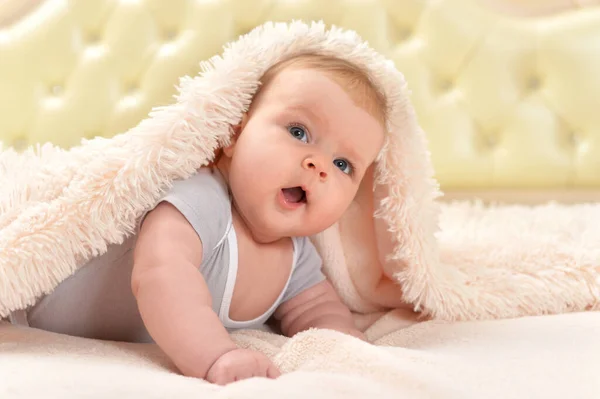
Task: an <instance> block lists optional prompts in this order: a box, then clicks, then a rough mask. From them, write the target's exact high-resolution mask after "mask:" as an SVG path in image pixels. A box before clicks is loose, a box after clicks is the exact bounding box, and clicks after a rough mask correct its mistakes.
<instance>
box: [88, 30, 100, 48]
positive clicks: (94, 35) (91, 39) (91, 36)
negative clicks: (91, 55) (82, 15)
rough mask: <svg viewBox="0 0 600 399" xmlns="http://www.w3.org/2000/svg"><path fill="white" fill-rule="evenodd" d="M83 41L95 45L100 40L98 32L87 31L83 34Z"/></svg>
mask: <svg viewBox="0 0 600 399" xmlns="http://www.w3.org/2000/svg"><path fill="white" fill-rule="evenodd" d="M85 41H86V43H87V44H88V45H91V46H93V45H96V44H98V43H99V42H100V34H99V33H98V32H88V33H87V34H86V36H85Z"/></svg>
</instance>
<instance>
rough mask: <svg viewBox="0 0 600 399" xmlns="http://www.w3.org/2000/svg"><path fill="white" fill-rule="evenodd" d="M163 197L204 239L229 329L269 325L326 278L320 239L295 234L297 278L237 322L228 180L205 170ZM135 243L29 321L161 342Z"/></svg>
mask: <svg viewBox="0 0 600 399" xmlns="http://www.w3.org/2000/svg"><path fill="white" fill-rule="evenodd" d="M163 201H165V202H169V203H170V204H172V205H173V206H174V207H176V208H177V209H178V210H179V211H180V212H181V213H182V215H183V216H184V217H185V218H186V219H187V220H188V222H189V223H190V225H191V226H192V227H193V228H194V230H195V231H196V232H197V234H198V236H199V237H200V239H201V241H202V243H203V248H205V249H203V259H202V263H201V264H200V265H199V267H198V270H199V272H200V273H201V274H202V276H203V277H204V280H205V281H206V284H207V286H208V289H209V291H210V293H211V297H212V299H213V303H212V306H213V310H214V311H215V313H216V314H217V315H218V316H219V317H220V319H221V322H222V323H223V325H224V326H225V328H227V329H228V330H229V331H235V330H237V329H241V328H254V329H262V328H264V324H265V323H266V321H267V320H268V318H269V317H270V316H271V315H272V314H273V312H274V311H275V310H276V309H277V306H279V305H280V304H281V303H283V302H285V301H287V300H289V299H291V298H293V297H294V296H296V295H298V294H299V293H301V292H302V291H304V290H306V289H308V288H310V287H312V286H313V285H315V284H317V283H319V282H321V281H323V280H324V279H325V276H324V275H323V274H322V273H321V259H320V258H319V256H318V254H317V252H316V250H315V248H314V247H313V245H312V244H311V243H310V241H309V240H308V239H307V238H306V237H294V238H293V239H292V241H293V248H294V255H293V262H292V265H291V270H290V277H289V279H288V282H287V283H286V285H285V287H284V289H283V290H282V292H281V294H280V296H279V297H278V298H277V300H276V301H275V302H274V303H273V305H272V306H271V307H270V308H269V309H268V310H267V311H266V312H265V313H264V314H262V315H260V316H258V317H256V318H255V319H253V320H248V321H236V320H231V319H230V318H229V305H230V303H231V298H232V295H233V290H234V286H235V281H236V277H237V266H238V257H237V255H238V252H237V241H236V238H235V237H236V234H235V229H234V228H233V225H232V217H231V202H230V197H229V192H228V189H227V185H226V183H225V181H224V180H223V178H222V177H221V175H220V173H219V172H218V171H213V170H211V169H208V168H203V169H201V170H199V171H198V173H196V174H195V175H193V176H192V177H190V178H189V179H186V180H181V181H177V182H175V184H174V185H173V187H171V189H170V190H169V191H168V193H167V194H166V195H165V196H164V198H162V199H161V200H160V201H159V202H163ZM143 217H144V216H142V218H141V219H143ZM141 224H142V221H140V223H139V224H138V225H141ZM134 246H135V236H133V237H132V238H130V239H128V240H127V241H125V243H123V244H121V245H113V246H111V247H110V248H109V249H108V250H107V252H106V253H105V254H103V255H101V256H99V257H97V258H94V259H92V260H91V261H90V262H88V263H87V264H86V265H85V266H83V267H82V268H81V269H80V270H78V271H77V272H76V273H75V274H74V275H73V276H71V277H70V278H68V279H67V280H65V281H64V282H63V283H61V284H60V285H59V286H58V287H57V288H56V289H55V290H54V291H53V292H52V293H50V294H49V295H47V296H45V297H44V298H42V299H41V300H40V301H39V302H38V303H37V304H36V305H35V306H33V307H32V308H31V309H30V310H28V312H27V322H28V325H29V326H31V327H34V328H39V329H44V330H47V331H53V332H58V333H63V334H68V335H73V336H78V337H87V338H98V339H107V340H116V341H125V342H153V341H152V338H151V337H150V335H149V333H148V331H147V330H146V328H145V326H144V323H143V321H142V319H141V316H140V314H139V311H138V308H137V303H136V300H135V297H134V296H133V293H132V291H131V285H130V284H131V283H130V282H131V272H132V268H133V248H134Z"/></svg>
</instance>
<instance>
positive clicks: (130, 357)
mask: <svg viewBox="0 0 600 399" xmlns="http://www.w3.org/2000/svg"><path fill="white" fill-rule="evenodd" d="M402 316H403V315H402V314H400V313H399V312H397V311H395V312H392V313H389V314H388V315H386V316H385V317H384V318H381V319H380V320H379V321H378V322H377V323H375V324H374V325H372V326H371V328H369V329H368V330H367V334H368V336H369V337H370V338H371V339H372V340H373V341H374V343H376V344H377V345H370V344H367V343H364V342H362V341H359V340H357V339H354V338H352V337H349V336H345V335H342V334H339V333H337V332H333V331H326V330H314V331H307V332H304V333H301V334H298V335H297V336H295V337H294V338H291V339H288V338H285V337H281V336H277V335H272V334H269V333H265V332H258V331H243V332H240V333H235V334H234V335H233V337H234V339H235V341H236V342H237V343H238V345H240V346H243V347H249V348H253V349H256V350H259V351H262V352H264V353H266V354H267V355H269V356H270V357H272V358H273V359H274V361H275V362H276V363H277V364H278V365H279V366H280V367H281V369H282V370H283V371H284V374H283V375H282V376H281V377H280V378H279V379H277V380H267V379H256V378H255V379H250V380H244V381H240V382H236V383H233V384H230V385H228V386H225V387H219V386H214V385H210V384H208V383H206V382H204V381H202V380H198V379H193V378H186V377H182V376H180V375H178V374H176V373H175V371H174V368H173V366H172V365H171V363H170V362H169V361H168V360H167V358H165V357H164V356H163V355H162V354H161V352H160V351H159V350H158V348H157V347H156V346H154V345H134V344H124V343H114V342H101V341H94V340H86V339H79V338H73V337H67V336H61V335H57V334H52V333H47V332H42V331H37V330H34V329H28V328H20V327H16V326H12V325H9V324H2V323H0V397H2V398H3V399H24V398H45V399H50V398H57V399H58V398H61V399H62V398H75V397H77V398H82V397H85V398H89V399H95V398H98V399H100V398H147V399H151V398H182V399H187V398H190V399H191V398H203V399H213V398H214V399H217V398H232V399H242V398H261V399H275V398H282V397H285V398H308V397H314V398H331V399H336V398H339V399H358V398H386V399H387V398H390V399H392V398H393V399H397V398H411V399H413V398H414V399H421V398H444V399H452V398H456V399H481V398H486V399H494V398H498V399H504V398H545V399H554V398H556V399H565V398H578V399H595V398H598V397H600V382H599V381H600V380H599V379H598V373H599V372H600V356H598V353H600V340H599V339H598V336H599V334H600V314H599V313H594V312H588V313H574V314H566V315H557V316H543V317H528V318H521V319H510V320H494V321H479V322H460V323H447V322H424V323H417V324H411V323H410V322H408V323H407V322H405V321H403V317H402ZM403 326H405V328H402V327H403Z"/></svg>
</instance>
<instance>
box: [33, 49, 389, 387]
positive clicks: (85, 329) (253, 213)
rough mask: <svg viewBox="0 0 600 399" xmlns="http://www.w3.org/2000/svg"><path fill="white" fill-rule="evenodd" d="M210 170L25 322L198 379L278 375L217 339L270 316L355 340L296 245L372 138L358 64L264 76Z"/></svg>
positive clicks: (367, 153)
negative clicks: (122, 347) (141, 349)
mask: <svg viewBox="0 0 600 399" xmlns="http://www.w3.org/2000/svg"><path fill="white" fill-rule="evenodd" d="M261 83H262V84H261V87H260V89H259V91H258V92H257V94H256V95H255V97H254V99H253V101H252V105H251V108H250V109H249V110H248V112H247V113H246V114H244V116H243V118H242V120H241V122H240V123H239V125H237V126H234V127H233V133H234V135H233V139H232V142H231V144H230V145H229V146H228V147H226V148H223V149H222V151H221V152H220V153H219V154H218V156H217V157H216V159H215V161H214V162H213V163H212V164H211V165H210V166H208V167H205V168H202V169H200V170H199V171H198V172H197V173H196V174H195V175H194V176H192V177H191V178H189V179H187V180H183V181H178V182H176V183H175V184H174V186H173V187H172V188H171V189H170V190H169V191H168V192H167V193H166V195H165V197H164V198H162V200H161V201H160V202H159V203H158V205H157V206H156V207H155V208H154V209H152V210H150V211H149V212H147V213H146V214H145V215H144V216H143V217H142V219H141V221H140V224H139V227H138V231H137V234H135V235H134V236H133V237H131V238H129V239H128V240H127V241H126V242H125V243H123V244H120V245H113V246H111V247H109V249H108V251H107V252H106V253H105V254H104V255H102V256H99V257H97V258H95V259H92V260H91V261H90V262H89V263H88V264H87V265H85V266H84V267H83V268H81V269H80V270H79V271H78V272H77V273H75V274H74V275H73V276H72V277H71V278H69V279H67V280H66V281H64V282H63V283H62V284H60V285H59V286H58V287H57V289H56V290H55V291H54V292H52V293H51V294H50V295H48V296H46V297H44V298H42V299H41V300H40V301H39V302H38V303H37V304H36V305H35V306H34V307H33V308H31V309H29V310H28V312H27V322H28V324H29V325H30V326H32V327H36V328H42V329H45V330H50V331H55V332H60V333H65V334H70V335H77V336H83V337H90V338H100V339H112V340H120V341H133V342H155V343H156V344H157V345H158V346H159V347H160V348H161V349H162V350H163V351H164V352H165V353H166V354H167V355H168V356H169V358H170V359H171V360H172V361H173V363H174V364H175V365H176V366H177V367H178V368H179V370H180V371H181V372H182V373H183V374H185V375H187V376H194V377H199V378H204V379H206V380H208V381H210V382H214V383H218V384H226V383H229V382H232V381H236V380H240V379H244V378H249V377H252V376H263V377H271V378H275V377H277V376H278V375H279V371H278V370H277V367H276V366H275V365H274V364H273V363H272V362H271V361H270V360H269V359H268V358H267V357H266V356H264V355H263V354H261V353H259V352H256V351H252V350H247V349H241V348H238V347H237V346H236V345H235V343H234V342H233V341H232V339H231V338H230V336H229V334H228V332H230V331H233V330H236V329H240V328H260V327H261V326H262V325H264V324H265V323H266V322H267V321H268V320H273V321H275V322H276V324H277V325H278V328H279V330H280V331H281V332H282V333H283V334H285V335H286V336H293V335H294V334H296V333H298V332H300V331H303V330H306V329H309V328H313V327H314V328H327V329H333V330H337V331H340V332H343V333H346V334H351V335H354V336H356V337H359V338H363V336H362V333H361V332H360V331H358V330H357V329H356V328H355V327H354V324H353V320H352V317H351V313H350V311H349V310H348V308H347V307H346V306H345V305H343V304H342V302H341V301H340V299H339V298H338V296H337V295H336V293H335V291H334V289H333V288H332V286H331V285H330V284H329V282H328V281H327V280H326V279H325V277H324V275H323V274H322V272H321V260H320V258H319V256H318V254H317V252H316V249H315V248H314V247H313V245H312V244H311V242H310V240H309V239H308V237H309V236H311V235H314V234H316V233H319V232H321V231H323V230H325V229H327V228H328V227H329V226H331V225H332V224H334V223H335V222H336V221H338V220H339V218H340V217H341V216H342V215H343V213H344V212H345V211H346V209H347V208H348V207H349V205H350V204H351V202H352V200H353V198H354V196H355V194H356V192H357V190H358V187H359V184H360V182H361V179H362V178H363V176H364V174H365V172H366V170H367V168H368V167H369V166H370V165H371V164H372V163H373V162H374V160H375V158H376V156H377V154H378V153H379V151H380V149H381V147H382V145H383V141H384V126H385V117H386V115H385V110H386V107H385V100H384V98H383V96H382V95H381V94H380V93H379V92H378V91H377V90H376V89H375V88H374V87H373V86H372V84H371V82H370V81H369V79H368V78H367V76H366V75H365V74H364V72H362V71H361V70H360V69H359V68H357V67H355V66H353V65H351V64H349V63H347V62H345V61H342V60H339V59H336V58H332V57H326V56H320V55H312V54H305V55H301V56H297V57H294V58H292V59H289V60H286V61H283V62H281V63H279V64H277V65H275V66H273V67H272V68H270V69H269V70H268V71H267V72H266V73H265V75H264V76H263V77H262V79H261Z"/></svg>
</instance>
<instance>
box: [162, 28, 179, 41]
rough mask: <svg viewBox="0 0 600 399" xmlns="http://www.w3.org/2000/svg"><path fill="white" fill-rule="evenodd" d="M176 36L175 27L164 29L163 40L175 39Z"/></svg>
mask: <svg viewBox="0 0 600 399" xmlns="http://www.w3.org/2000/svg"><path fill="white" fill-rule="evenodd" d="M176 37H177V30H175V28H170V29H165V31H164V32H163V40H164V41H166V42H170V41H173V40H175V38H176Z"/></svg>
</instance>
